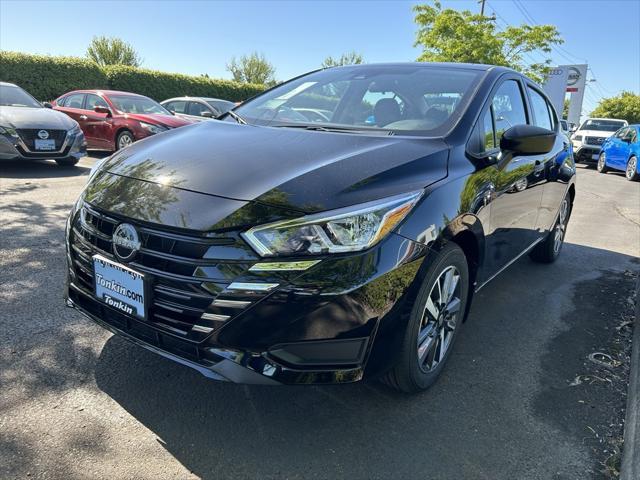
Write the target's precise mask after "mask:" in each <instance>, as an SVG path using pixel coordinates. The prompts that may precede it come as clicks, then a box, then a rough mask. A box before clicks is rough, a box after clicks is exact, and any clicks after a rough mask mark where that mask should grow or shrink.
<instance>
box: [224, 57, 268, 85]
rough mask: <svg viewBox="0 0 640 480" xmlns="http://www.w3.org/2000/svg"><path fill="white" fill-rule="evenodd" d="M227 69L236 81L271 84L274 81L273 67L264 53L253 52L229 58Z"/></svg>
mask: <svg viewBox="0 0 640 480" xmlns="http://www.w3.org/2000/svg"><path fill="white" fill-rule="evenodd" d="M227 70H228V71H229V72H231V75H233V79H234V80H235V81H236V82H242V83H257V84H261V85H273V84H275V83H276V81H275V73H276V69H275V67H274V66H273V65H272V64H271V63H269V62H268V61H267V59H266V58H265V56H264V54H262V53H258V52H253V53H251V54H250V55H242V56H241V57H240V58H239V59H236V57H233V58H231V61H230V62H229V63H228V64H227Z"/></svg>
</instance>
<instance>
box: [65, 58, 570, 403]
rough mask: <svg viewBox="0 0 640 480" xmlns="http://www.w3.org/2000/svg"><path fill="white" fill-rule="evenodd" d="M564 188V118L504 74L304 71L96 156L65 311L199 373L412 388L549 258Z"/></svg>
mask: <svg viewBox="0 0 640 480" xmlns="http://www.w3.org/2000/svg"><path fill="white" fill-rule="evenodd" d="M318 112H320V113H321V115H319V114H318ZM574 196H575V165H574V162H573V156H572V151H571V145H570V143H569V140H568V138H567V137H566V136H565V135H564V134H562V133H561V131H560V127H559V121H558V117H557V114H556V112H555V111H554V109H553V107H552V106H551V104H550V103H549V101H548V99H547V98H546V97H545V95H544V93H543V92H542V91H541V89H540V87H538V86H537V85H536V84H534V83H532V82H531V81H530V80H529V79H527V78H526V77H523V76H522V75H520V74H518V73H516V72H514V71H512V70H509V69H507V68H503V67H493V66H482V65H465V64H457V65H456V64H420V63H412V64H384V65H358V66H348V67H338V68H330V69H325V70H319V71H316V72H312V73H310V74H307V75H304V76H301V77H298V78H295V79H293V80H291V81H289V82H287V83H284V84H281V85H279V86H277V87H275V88H273V89H271V90H269V91H267V92H265V93H264V94H262V95H260V96H258V97H256V98H254V99H252V100H250V101H248V102H246V103H244V104H242V105H241V106H239V107H237V108H235V109H234V110H231V111H230V112H228V113H227V114H226V115H225V116H224V117H223V118H222V121H219V122H201V123H198V124H195V125H192V126H189V127H185V128H181V129H177V130H174V131H171V132H168V133H166V134H164V135H161V136H158V137H155V138H151V139H149V140H147V141H145V142H143V143H141V144H134V145H132V146H130V147H128V148H126V149H125V150H123V151H122V152H119V153H116V154H114V155H113V156H111V157H110V158H108V159H106V160H105V161H104V162H103V163H102V164H100V165H99V166H98V167H97V168H96V169H95V170H94V171H93V172H92V174H91V177H90V181H89V183H88V185H87V187H86V189H85V190H84V191H83V193H82V194H81V196H80V198H79V199H78V201H77V203H76V204H75V206H74V208H73V210H72V211H71V214H70V216H69V219H68V223H67V233H66V235H67V257H68V281H67V304H68V305H69V306H71V307H75V308H77V309H78V310H80V311H81V312H82V313H84V314H85V315H87V316H88V317H90V318H91V319H93V320H95V321H96V322H97V323H99V324H101V325H102V326H104V327H106V328H107V329H109V330H111V331H113V332H116V333H118V334H120V335H122V336H124V337H126V338H128V339H129V340H132V341H133V342H135V343H137V344H139V345H141V346H143V347H145V348H148V349H150V350H152V351H154V352H157V353H159V354H161V355H164V356H166V357H169V358H172V359H174V360H176V361H178V362H181V363H183V364H186V365H189V366H191V367H193V368H195V369H197V370H199V371H200V372H202V373H203V374H204V375H207V376H209V377H211V378H215V379H220V380H229V381H233V382H247V383H261V384H283V383H284V384H317V383H343V382H354V381H357V380H361V379H364V378H377V377H381V378H383V379H384V380H385V381H386V382H387V383H388V384H390V385H391V386H393V387H395V388H397V389H399V390H402V391H406V392H415V391H419V390H423V389H425V388H427V387H428V386H429V385H431V384H432V383H433V382H434V381H435V379H436V378H437V377H438V375H439V374H440V373H441V372H442V369H443V368H444V365H445V362H446V361H447V358H448V357H449V355H450V354H451V350H452V346H453V344H454V341H455V339H456V336H457V334H458V332H459V331H460V328H461V327H462V323H463V320H464V319H465V316H466V314H467V312H468V310H469V306H470V304H471V299H472V296H473V294H474V292H476V291H477V290H478V289H480V288H482V287H483V286H484V285H485V284H487V282H489V281H490V280H491V279H492V278H493V277H495V276H496V275H497V274H499V273H500V272H501V271H502V270H504V269H505V268H507V267H508V266H509V265H510V264H511V263H513V262H514V261H515V260H516V259H518V258H519V257H520V256H522V255H524V254H526V253H528V254H529V255H530V256H531V258H532V259H533V260H535V261H538V262H553V261H554V260H555V259H556V258H557V257H558V255H559V254H560V252H561V248H562V244H563V239H564V234H565V230H566V227H567V222H568V220H569V216H570V213H571V208H572V203H573V199H574ZM487 320H489V319H487Z"/></svg>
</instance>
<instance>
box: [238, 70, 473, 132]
mask: <svg viewBox="0 0 640 480" xmlns="http://www.w3.org/2000/svg"><path fill="white" fill-rule="evenodd" d="M481 73H482V72H481V71H479V70H472V69H462V68H447V67H439V66H427V65H419V64H416V65H392V66H386V65H385V66H377V65H370V66H358V67H342V68H331V69H327V70H321V71H318V72H314V73H310V74H308V75H305V76H303V77H300V78H298V79H296V80H292V81H290V82H287V83H285V84H283V85H281V86H279V87H276V88H274V89H272V90H270V91H268V92H267V93H265V94H263V95H260V96H259V97H257V98H255V99H254V100H251V101H249V102H247V103H244V104H242V105H240V106H239V107H237V108H236V109H235V110H234V111H235V112H236V113H237V114H238V115H240V116H241V117H242V118H243V119H244V120H246V121H247V122H248V123H254V124H258V125H269V126H290V127H303V126H305V125H308V126H311V127H318V126H322V127H328V128H331V127H334V128H339V129H347V130H379V131H382V132H385V131H387V132H393V133H400V134H418V135H440V134H443V133H445V132H447V131H448V129H449V128H450V127H451V125H453V123H454V122H455V120H456V119H457V118H458V117H459V116H460V114H461V113H462V111H463V110H464V107H465V106H466V104H467V103H468V101H469V99H470V96H471V92H472V90H473V87H474V86H475V85H476V83H477V80H478V78H479V76H480V74H481Z"/></svg>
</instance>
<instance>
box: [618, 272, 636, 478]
mask: <svg viewBox="0 0 640 480" xmlns="http://www.w3.org/2000/svg"><path fill="white" fill-rule="evenodd" d="M632 342H633V347H632V349H631V370H630V372H629V390H628V395H627V411H626V414H625V419H624V443H623V445H624V446H623V451H622V465H621V466H620V480H638V479H639V478H640V278H638V281H637V283H636V318H635V321H634V322H633V341H632Z"/></svg>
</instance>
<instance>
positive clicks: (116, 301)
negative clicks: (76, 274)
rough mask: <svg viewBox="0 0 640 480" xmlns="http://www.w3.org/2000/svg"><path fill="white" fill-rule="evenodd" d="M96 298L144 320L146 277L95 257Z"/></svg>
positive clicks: (101, 257)
mask: <svg viewBox="0 0 640 480" xmlns="http://www.w3.org/2000/svg"><path fill="white" fill-rule="evenodd" d="M93 269H94V272H95V275H94V277H95V286H96V297H97V298H98V299H99V300H101V301H103V302H104V303H105V304H107V305H109V306H110V307H113V308H115V309H117V310H120V311H121V312H122V313H126V314H127V315H132V316H135V317H138V318H142V319H144V317H145V312H146V310H145V298H144V297H145V295H144V294H145V291H144V290H145V289H144V275H143V274H142V273H139V272H136V271H135V270H132V269H130V268H129V267H125V266H124V265H121V264H119V263H116V262H112V261H111V260H109V259H107V258H105V257H103V256H101V255H94V256H93Z"/></svg>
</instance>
